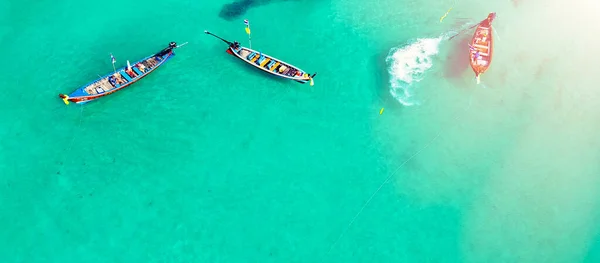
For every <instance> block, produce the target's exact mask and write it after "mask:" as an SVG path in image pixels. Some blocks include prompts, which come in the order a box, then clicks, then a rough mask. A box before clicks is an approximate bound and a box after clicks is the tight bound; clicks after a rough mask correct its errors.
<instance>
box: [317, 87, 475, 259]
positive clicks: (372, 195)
mask: <svg viewBox="0 0 600 263" xmlns="http://www.w3.org/2000/svg"><path fill="white" fill-rule="evenodd" d="M472 99H473V94H471V96H470V98H469V106H467V108H466V109H465V110H464V111H468V110H469V109H471V105H472ZM461 116H462V115H458V116H456V117H455V118H454V120H453V121H454V125H452V126H451V128H453V127H454V126H455V125H457V124H458V122H457V121H458V120H459V119H460V117H461ZM446 130H447V129H442V130H440V131H439V132H438V133H437V135H435V136H434V137H433V139H431V140H430V141H429V142H428V143H427V144H425V146H423V148H421V149H419V150H418V151H416V152H415V153H414V154H413V155H411V156H410V157H408V159H406V160H405V161H404V162H402V163H401V164H400V165H399V166H398V167H397V168H396V170H394V172H392V173H391V174H390V175H389V176H388V177H387V178H385V180H384V181H383V182H382V183H381V184H380V185H379V187H378V188H377V190H375V192H373V194H371V197H369V199H368V200H367V202H365V204H364V205H363V206H362V207H361V208H360V210H358V213H356V214H355V215H354V217H353V218H352V220H350V223H348V225H347V226H346V228H345V229H344V231H342V233H341V234H340V235H339V236H338V238H337V239H336V240H335V242H333V243H332V244H331V246H330V247H329V250H328V251H327V254H326V255H325V256H327V255H329V253H331V250H333V248H334V247H335V245H337V244H338V243H339V242H340V240H341V239H342V237H343V236H344V235H345V234H346V233H347V232H348V230H349V229H350V227H351V226H352V225H353V224H354V222H355V221H356V219H357V218H358V217H359V216H360V215H361V214H362V212H363V211H364V210H365V208H366V207H367V206H368V205H369V204H370V203H371V201H372V200H373V198H374V197H375V196H376V195H377V194H378V193H379V191H380V190H381V188H383V186H384V185H385V184H387V183H388V182H389V181H390V179H392V177H393V176H394V175H396V174H397V173H398V171H400V168H402V167H403V166H404V165H405V164H407V163H408V162H409V161H410V160H412V159H413V158H415V157H416V156H417V155H419V154H420V153H421V152H423V151H424V150H425V149H427V148H428V147H429V146H430V145H431V144H432V143H433V142H434V141H435V140H437V139H438V138H439V137H440V136H441V135H442V133H443V132H444V131H446Z"/></svg>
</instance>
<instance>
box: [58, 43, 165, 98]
mask: <svg viewBox="0 0 600 263" xmlns="http://www.w3.org/2000/svg"><path fill="white" fill-rule="evenodd" d="M176 47H177V44H176V43H175V42H171V43H169V46H168V47H167V48H164V49H163V50H161V51H159V52H157V53H155V54H153V55H150V56H148V57H145V58H143V59H141V60H138V61H136V62H134V63H133V66H132V67H131V70H128V66H124V67H121V68H119V69H117V70H116V71H115V72H112V73H109V74H107V75H105V76H102V77H100V78H98V79H96V80H94V81H92V82H89V83H87V84H85V85H83V86H81V87H80V88H78V89H76V90H75V91H73V92H71V93H70V94H68V95H65V94H59V95H58V96H59V97H60V98H61V99H62V100H63V101H64V102H65V104H69V102H74V103H77V104H84V103H87V102H90V101H93V100H97V99H99V98H102V97H105V96H108V95H110V94H113V93H115V92H117V91H119V90H122V89H125V88H126V87H129V86H131V85H132V84H133V83H135V82H137V81H139V80H140V79H142V78H144V77H146V76H148V75H149V74H150V73H152V72H154V70H156V69H157V68H159V67H160V66H162V65H163V64H164V63H166V62H167V61H169V60H170V59H171V58H172V57H173V56H175V53H174V52H173V49H174V48H176ZM140 65H141V66H140Z"/></svg>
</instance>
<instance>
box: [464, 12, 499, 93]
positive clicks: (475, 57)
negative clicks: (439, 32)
mask: <svg viewBox="0 0 600 263" xmlns="http://www.w3.org/2000/svg"><path fill="white" fill-rule="evenodd" d="M494 18H496V13H495V12H494V13H490V14H489V15H488V16H487V18H486V19H484V20H483V21H481V22H480V23H479V24H478V25H477V29H475V33H474V34H473V38H472V39H471V43H470V45H469V49H470V52H469V62H470V64H471V68H472V69H473V72H475V77H476V78H477V84H479V82H480V76H481V74H483V73H484V72H485V71H486V70H487V69H488V68H489V67H490V64H491V63H492V54H493V52H494V38H493V34H492V30H493V28H492V21H493V20H494Z"/></svg>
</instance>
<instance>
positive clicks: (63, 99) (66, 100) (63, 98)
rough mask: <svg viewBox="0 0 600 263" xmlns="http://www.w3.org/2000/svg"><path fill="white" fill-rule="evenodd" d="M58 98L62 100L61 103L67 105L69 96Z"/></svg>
mask: <svg viewBox="0 0 600 263" xmlns="http://www.w3.org/2000/svg"><path fill="white" fill-rule="evenodd" d="M60 97H61V98H62V101H63V102H64V103H65V104H66V105H69V96H67V95H60Z"/></svg>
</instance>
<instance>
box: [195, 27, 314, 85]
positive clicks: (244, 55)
mask: <svg viewBox="0 0 600 263" xmlns="http://www.w3.org/2000/svg"><path fill="white" fill-rule="evenodd" d="M204 33H206V34H208V35H211V36H214V37H216V38H218V39H220V40H222V41H223V42H225V43H227V44H228V45H229V47H228V48H227V51H226V52H227V53H229V54H230V55H233V56H235V57H236V58H239V59H240V60H242V61H244V62H246V63H248V64H250V65H252V66H254V67H255V68H258V69H260V70H262V71H264V72H267V73H269V74H272V75H275V76H278V77H282V78H286V79H291V80H295V81H297V82H300V83H306V82H309V81H310V85H311V86H312V85H314V80H313V78H314V77H315V76H316V75H317V73H314V74H312V75H310V74H308V73H306V71H304V70H301V69H300V68H298V67H296V66H294V65H292V64H290V63H287V62H284V61H282V60H281V59H277V58H274V57H272V56H269V55H267V54H264V53H262V52H259V51H256V50H254V49H251V48H247V47H243V46H241V45H240V43H238V42H237V41H236V42H230V41H227V40H225V39H223V38H221V37H219V36H217V35H215V34H213V33H211V32H208V31H206V30H205V31H204Z"/></svg>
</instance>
